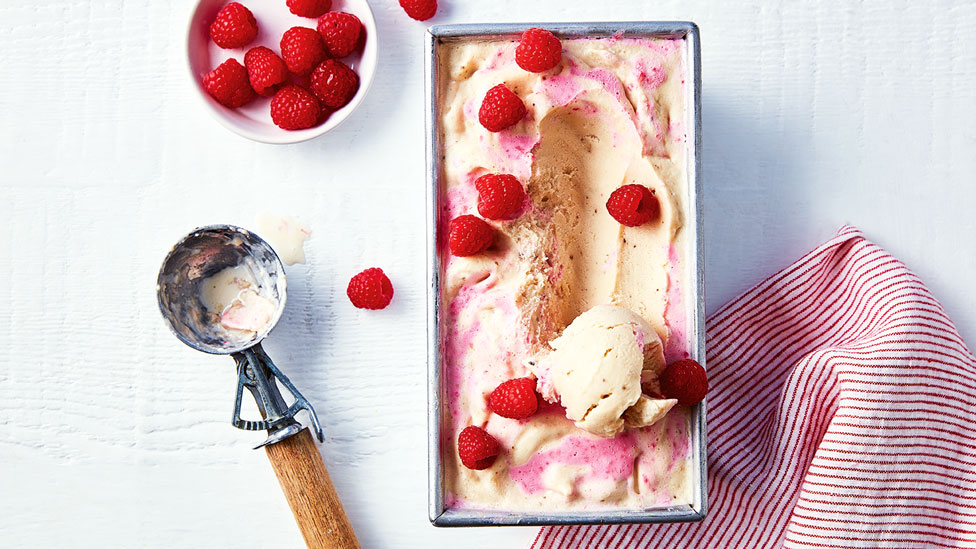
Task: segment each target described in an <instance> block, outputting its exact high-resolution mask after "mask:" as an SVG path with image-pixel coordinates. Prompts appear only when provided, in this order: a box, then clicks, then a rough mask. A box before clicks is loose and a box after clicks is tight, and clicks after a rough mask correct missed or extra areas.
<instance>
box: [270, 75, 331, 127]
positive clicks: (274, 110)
mask: <svg viewBox="0 0 976 549" xmlns="http://www.w3.org/2000/svg"><path fill="white" fill-rule="evenodd" d="M321 116H322V107H320V106H319V102H318V100H317V99H315V96H314V95H312V92H310V91H308V90H306V89H305V88H301V87H298V86H294V85H293V86H285V87H284V88H281V89H280V90H278V93H276V94H275V95H274V97H273V98H272V99H271V120H273V121H274V123H275V125H277V126H278V127H279V128H281V129H284V130H304V129H305V128H311V127H312V126H314V125H316V124H318V123H319V118H320V117H321Z"/></svg>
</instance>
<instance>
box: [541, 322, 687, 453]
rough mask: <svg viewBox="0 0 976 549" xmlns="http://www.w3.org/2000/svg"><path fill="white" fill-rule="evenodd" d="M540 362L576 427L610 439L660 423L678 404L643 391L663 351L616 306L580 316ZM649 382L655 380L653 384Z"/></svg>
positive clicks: (647, 329)
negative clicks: (626, 430)
mask: <svg viewBox="0 0 976 549" xmlns="http://www.w3.org/2000/svg"><path fill="white" fill-rule="evenodd" d="M549 346H550V347H551V348H552V350H551V351H550V352H546V353H544V354H543V355H541V356H539V357H537V359H536V362H537V371H538V372H539V374H540V378H542V379H543V381H544V383H548V385H550V386H551V390H550V391H545V390H544V391H543V393H544V395H545V393H547V392H548V393H549V395H547V396H550V397H556V398H558V399H559V402H560V403H561V404H562V405H563V406H564V407H565V408H566V416H567V417H568V418H569V419H571V420H573V421H574V422H575V423H576V426H577V427H580V428H581V429H585V430H586V431H589V432H591V433H593V434H595V435H598V436H602V437H612V436H614V435H616V434H617V433H619V432H620V431H622V430H623V429H624V428H625V427H626V426H630V427H643V426H646V425H650V424H651V423H653V422H655V421H657V420H658V419H660V418H661V417H663V416H664V414H666V413H667V411H668V410H670V409H671V407H672V406H674V404H675V401H672V400H664V399H653V398H651V397H649V396H647V395H644V394H642V392H641V382H642V378H643V379H644V381H652V379H653V378H656V376H657V374H658V373H659V372H660V371H661V370H662V369H663V368H664V352H663V349H664V346H663V345H662V343H661V339H660V338H659V337H658V335H657V333H656V332H655V331H654V330H653V329H652V328H651V326H650V325H649V324H648V323H647V321H645V320H644V319H643V318H641V317H640V316H638V315H637V314H636V313H634V312H632V311H630V310H628V309H625V308H623V307H619V306H617V305H598V306H596V307H593V308H591V309H590V310H588V311H586V312H584V313H582V314H580V315H579V316H577V317H576V318H575V319H574V320H573V322H572V323H570V325H569V326H567V327H566V329H565V330H563V332H562V334H561V335H560V336H559V337H557V338H555V339H553V340H552V341H550V342H549ZM648 378H651V380H649V379H648Z"/></svg>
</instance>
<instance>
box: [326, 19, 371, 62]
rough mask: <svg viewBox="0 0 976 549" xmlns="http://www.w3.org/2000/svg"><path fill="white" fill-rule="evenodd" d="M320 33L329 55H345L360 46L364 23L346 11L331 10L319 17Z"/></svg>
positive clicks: (337, 56) (336, 56)
mask: <svg viewBox="0 0 976 549" xmlns="http://www.w3.org/2000/svg"><path fill="white" fill-rule="evenodd" d="M317 28H318V31H319V34H321V35H322V40H323V41H324V42H325V50H326V51H327V52H329V57H335V58H339V57H345V56H347V55H349V54H350V53H352V52H353V50H355V49H356V48H358V47H359V42H360V39H361V38H362V36H363V24H362V23H360V22H359V18H358V17H356V16H355V15H353V14H351V13H346V12H344V11H330V12H329V13H327V14H325V15H323V16H322V17H320V18H319V24H318V27H317Z"/></svg>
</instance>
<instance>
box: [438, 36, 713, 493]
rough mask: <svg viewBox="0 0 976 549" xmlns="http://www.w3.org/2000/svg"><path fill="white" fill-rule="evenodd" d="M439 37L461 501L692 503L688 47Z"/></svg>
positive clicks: (445, 247) (446, 266) (454, 463)
mask: <svg viewBox="0 0 976 549" xmlns="http://www.w3.org/2000/svg"><path fill="white" fill-rule="evenodd" d="M438 47H439V48H440V50H439V52H438V58H439V59H440V67H439V68H438V70H439V71H441V79H440V82H441V84H440V87H439V89H438V90H437V97H438V102H439V106H438V111H437V118H438V119H437V127H438V128H439V131H440V135H439V140H440V143H441V157H440V163H441V166H440V173H441V181H440V196H441V197H440V201H439V211H438V219H439V223H438V225H439V226H438V239H439V240H438V249H439V253H440V256H441V268H442V273H441V281H442V294H441V298H442V302H441V308H442V319H443V326H444V328H443V330H442V333H441V348H442V356H443V361H442V368H443V376H442V377H443V379H444V380H445V381H444V384H445V387H444V395H445V396H446V398H447V403H446V406H445V408H446V413H447V416H448V417H447V420H446V421H447V425H448V428H447V429H445V431H446V433H447V434H446V435H445V436H444V438H443V440H442V444H441V452H442V455H443V457H444V462H445V464H446V466H445V490H446V502H447V505H448V507H454V508H466V509H492V510H513V511H520V510H540V509H544V510H547V511H549V510H555V511H558V510H567V511H569V510H574V511H576V510H590V509H604V508H629V509H646V508H652V507H660V506H670V505H680V504H687V503H691V500H692V497H693V493H692V492H693V471H692V470H691V468H692V456H691V455H690V454H691V449H692V440H691V434H690V430H691V426H690V408H689V407H688V406H684V405H683V404H688V403H691V402H692V401H693V398H692V400H689V398H688V397H687V396H686V393H687V391H689V390H690V391H691V393H695V392H696V391H697V392H699V393H701V390H702V389H703V387H704V385H703V382H704V380H703V379H698V378H696V377H695V376H694V375H692V377H693V378H694V379H690V380H689V379H685V377H683V376H685V374H686V373H687V372H689V371H691V372H692V373H693V374H694V373H695V371H694V370H693V369H690V368H675V369H674V372H675V373H672V371H671V369H670V368H669V366H668V365H669V364H672V363H675V362H677V361H681V360H682V359H687V358H688V357H689V348H690V340H689V338H690V337H691V336H690V334H687V333H686V331H685V326H684V319H685V318H686V310H685V304H684V303H682V299H681V296H682V280H683V277H684V272H683V259H684V258H683V255H682V250H683V246H681V242H682V239H683V238H685V235H684V233H683V232H682V217H683V216H682V212H683V208H684V207H685V206H684V204H685V201H686V196H687V186H688V184H687V178H686V173H685V169H684V166H685V154H686V149H685V141H684V139H685V132H684V128H683V126H682V122H683V121H684V120H685V118H686V117H685V113H684V109H685V104H684V97H685V93H684V86H685V80H684V74H685V56H686V52H685V51H684V49H683V44H682V41H681V40H668V39H637V38H622V37H606V38H593V39H565V40H562V41H558V40H557V39H556V38H555V37H553V36H552V35H550V34H548V33H546V32H543V31H535V30H530V31H528V32H527V33H526V34H524V35H523V36H522V38H521V40H518V39H515V40H508V39H505V40H501V39H500V40H484V39H479V40H466V41H452V42H445V43H442V44H440V45H439V46H438ZM666 369H667V375H665V372H666ZM665 380H669V382H668V384H667V386H666V387H662V381H665ZM669 391H670V392H673V393H674V394H668V395H667V396H673V397H676V398H665V394H666V393H669ZM693 396H694V395H693Z"/></svg>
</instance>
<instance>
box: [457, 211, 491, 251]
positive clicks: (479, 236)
mask: <svg viewBox="0 0 976 549" xmlns="http://www.w3.org/2000/svg"><path fill="white" fill-rule="evenodd" d="M493 242H495V228H494V227H492V226H491V225H489V224H488V223H486V222H485V220H484V219H481V218H480V217H475V216H473V215H460V216H458V217H455V218H454V219H452V220H451V223H450V224H449V226H448V230H447V245H448V247H449V248H450V249H451V253H452V254H454V255H456V256H459V257H465V256H469V255H474V254H476V253H479V252H482V251H484V250H485V249H487V248H488V247H489V246H491V245H492V243H493Z"/></svg>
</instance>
